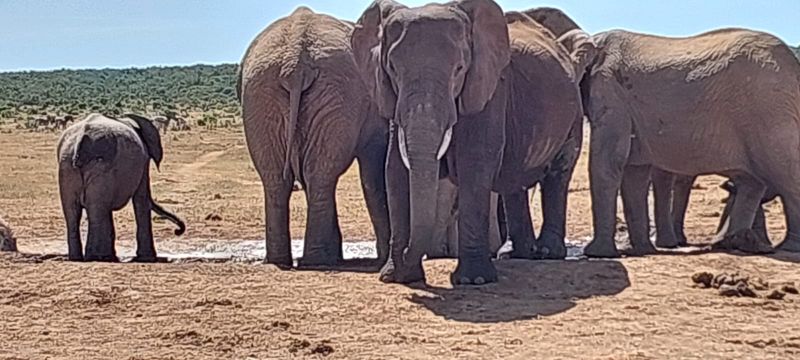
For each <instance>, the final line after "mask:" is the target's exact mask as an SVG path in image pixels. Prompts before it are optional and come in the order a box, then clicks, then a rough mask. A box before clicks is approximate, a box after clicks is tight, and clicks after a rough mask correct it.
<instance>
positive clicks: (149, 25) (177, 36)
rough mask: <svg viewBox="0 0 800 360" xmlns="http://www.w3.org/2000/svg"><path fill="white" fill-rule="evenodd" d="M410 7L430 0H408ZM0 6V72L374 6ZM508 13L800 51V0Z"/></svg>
mask: <svg viewBox="0 0 800 360" xmlns="http://www.w3.org/2000/svg"><path fill="white" fill-rule="evenodd" d="M401 2H402V3H404V4H406V5H409V6H417V5H421V4H424V3H428V2H430V1H428V0H410V1H401ZM187 3H188V1H178V0H141V1H137V2H131V1H125V0H106V1H102V2H97V1H92V0H66V1H58V0H27V1H26V0H0V49H3V51H2V52H0V72H12V71H49V70H61V69H104V68H112V69H124V68H131V67H136V68H146V67H152V66H161V67H169V66H190V65H198V64H203V65H219V64H223V63H238V62H239V60H240V58H241V56H242V55H243V53H244V51H245V49H246V48H247V45H248V44H249V43H250V41H251V40H252V39H253V38H254V37H255V36H256V35H257V34H258V33H259V32H260V31H261V30H263V29H264V28H265V27H266V26H267V25H268V24H269V23H271V22H272V21H274V20H276V19H278V18H281V17H283V16H286V15H288V14H289V13H291V12H292V11H293V10H294V9H295V8H296V7H297V6H300V5H305V6H309V7H311V8H312V9H314V10H315V11H317V12H321V13H327V14H331V15H334V16H337V17H339V18H343V19H348V20H355V19H357V18H358V16H360V14H361V12H362V11H363V10H364V9H365V8H366V7H367V6H368V5H369V4H370V3H371V1H368V0H357V1H348V2H347V3H344V4H343V3H342V2H339V1H327V0H306V1H290V2H281V3H271V2H269V3H267V2H263V1H257V0H231V1H228V2H225V3H223V2H216V1H210V0H196V1H193V2H191V6H189V5H187ZM498 3H499V4H500V5H501V6H503V8H504V10H507V11H510V10H524V9H529V8H533V7H539V6H552V7H557V8H560V9H562V10H563V11H565V12H566V13H567V14H568V15H570V17H572V18H573V19H575V21H576V22H578V24H580V25H581V26H582V27H583V28H584V30H586V31H588V32H590V33H597V32H600V31H605V30H610V29H627V30H632V31H639V32H644V33H652V34H657V35H663V36H689V35H693V34H697V33H701V32H704V31H708V30H712V29H717V28H721V27H743V28H750V29H755V30H761V31H766V32H769V33H772V34H774V35H776V36H778V37H779V38H781V39H782V40H783V41H785V42H786V43H787V44H789V45H791V46H798V45H800V16H798V15H800V1H797V0H776V1H771V2H769V3H761V2H756V1H744V0H706V1H702V2H697V1H693V0H675V1H670V2H645V1H635V0H619V1H609V2H607V3H587V2H584V1H580V0H547V1H544V2H540V3H537V2H530V1H520V0H500V1H498Z"/></svg>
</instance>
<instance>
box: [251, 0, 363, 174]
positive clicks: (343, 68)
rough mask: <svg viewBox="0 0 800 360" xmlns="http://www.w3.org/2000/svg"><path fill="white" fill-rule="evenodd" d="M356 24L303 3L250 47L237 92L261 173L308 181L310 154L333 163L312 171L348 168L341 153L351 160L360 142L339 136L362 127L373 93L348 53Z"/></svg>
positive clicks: (252, 151)
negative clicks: (351, 35)
mask: <svg viewBox="0 0 800 360" xmlns="http://www.w3.org/2000/svg"><path fill="white" fill-rule="evenodd" d="M351 30H352V25H350V24H348V23H346V22H343V21H340V20H338V19H335V18H333V17H330V16H327V15H321V14H316V13H313V12H312V11H311V10H309V9H307V8H304V7H300V8H298V9H297V10H296V11H295V12H294V13H292V14H291V15H289V16H288V17H286V18H282V19H279V20H277V21H276V22H274V23H273V24H271V25H270V26H269V27H267V28H266V29H265V30H264V31H263V32H262V33H261V34H259V35H258V37H256V39H255V40H254V41H253V43H252V44H251V45H250V47H249V48H248V50H247V53H246V54H245V56H244V58H243V60H242V65H241V67H240V68H241V70H240V78H239V80H238V81H239V83H240V90H239V91H240V94H241V102H242V107H243V115H244V126H245V135H246V137H247V140H248V147H249V148H250V152H251V156H252V158H253V161H254V162H255V163H256V167H257V169H258V170H259V173H260V174H261V175H262V177H269V178H271V180H270V181H271V182H281V183H283V182H284V181H287V182H289V183H291V182H293V181H298V182H300V183H301V184H303V185H305V184H304V183H305V180H304V172H305V170H306V169H305V168H306V167H307V166H306V165H304V164H303V163H304V162H305V161H306V158H312V157H315V156H316V157H321V158H323V159H325V160H326V161H325V162H324V163H325V164H322V163H320V164H318V165H315V166H317V167H318V166H322V167H328V165H327V164H330V165H331V166H333V167H335V169H334V168H331V169H316V170H315V171H322V172H324V171H327V172H331V173H333V172H343V171H344V170H345V169H346V166H344V167H343V166H342V165H341V163H342V162H343V161H345V159H344V158H346V157H350V159H348V160H352V154H353V152H354V151H355V149H354V148H355V145H356V144H355V141H349V140H344V139H342V138H341V137H345V138H346V137H348V136H350V135H352V134H353V133H358V128H359V127H360V126H361V124H362V123H363V120H364V117H365V116H364V113H365V112H366V111H367V109H368V107H369V99H368V97H367V95H366V90H364V89H363V84H362V83H361V80H360V77H359V76H360V75H359V74H358V73H357V72H356V69H355V65H354V64H353V61H352V59H351V54H350V52H351V51H350V45H349V42H348V36H349V32H350V31H351ZM350 137H352V136H350ZM337 138H338V140H332V139H337ZM329 140H331V141H329ZM347 162H348V165H349V161H347Z"/></svg>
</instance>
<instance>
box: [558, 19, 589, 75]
mask: <svg viewBox="0 0 800 360" xmlns="http://www.w3.org/2000/svg"><path fill="white" fill-rule="evenodd" d="M558 42H559V43H561V45H563V46H564V47H565V48H566V49H567V51H569V52H570V57H571V58H572V62H573V63H574V64H575V75H576V77H577V79H578V80H580V79H582V78H583V75H584V74H585V73H586V70H587V68H588V67H589V66H590V65H591V64H592V62H594V59H595V58H596V57H597V54H598V52H599V51H598V49H597V45H595V43H594V41H593V40H592V37H591V35H589V34H587V33H586V32H584V31H583V30H581V29H573V30H570V31H567V32H566V33H564V34H563V35H561V37H559V38H558Z"/></svg>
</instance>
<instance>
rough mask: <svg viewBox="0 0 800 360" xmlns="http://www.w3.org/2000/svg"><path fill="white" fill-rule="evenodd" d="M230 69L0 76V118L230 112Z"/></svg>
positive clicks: (233, 71) (232, 98)
mask: <svg viewBox="0 0 800 360" xmlns="http://www.w3.org/2000/svg"><path fill="white" fill-rule="evenodd" d="M236 66H237V65H235V64H223V65H194V66H176V67H150V68H143V69H138V68H132V69H99V70H55V71H44V72H30V71H26V72H9V73H0V84H2V86H0V118H19V119H22V118H26V117H28V116H31V115H38V114H43V113H53V114H68V113H69V114H75V115H80V114H85V113H88V112H92V111H101V112H109V113H124V112H128V111H132V112H137V113H142V112H148V111H156V112H161V113H169V114H170V115H173V114H180V113H186V112H189V111H207V110H208V109H210V108H217V107H220V108H223V109H236V110H234V111H238V107H239V106H238V102H237V99H236V90H235V86H236V78H235V77H236Z"/></svg>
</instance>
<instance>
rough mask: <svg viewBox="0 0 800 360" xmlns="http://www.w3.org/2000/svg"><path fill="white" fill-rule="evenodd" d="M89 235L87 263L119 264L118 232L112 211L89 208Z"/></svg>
mask: <svg viewBox="0 0 800 360" xmlns="http://www.w3.org/2000/svg"><path fill="white" fill-rule="evenodd" d="M86 213H87V215H88V216H89V234H88V235H87V239H86V255H85V256H84V260H86V261H103V262H117V261H119V258H117V254H116V250H115V248H114V245H115V242H116V232H115V230H114V217H113V215H112V213H111V210H109V209H108V208H103V207H89V208H88V209H87V211H86Z"/></svg>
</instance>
